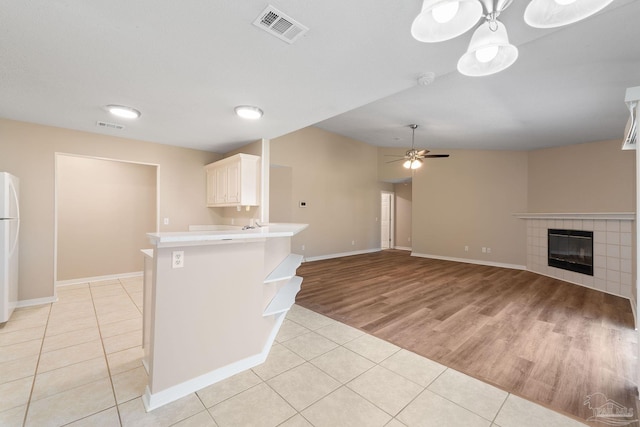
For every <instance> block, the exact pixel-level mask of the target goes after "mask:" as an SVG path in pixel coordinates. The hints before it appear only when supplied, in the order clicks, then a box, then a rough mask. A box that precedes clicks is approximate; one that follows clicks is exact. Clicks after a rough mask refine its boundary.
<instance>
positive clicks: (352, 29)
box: [0, 0, 640, 153]
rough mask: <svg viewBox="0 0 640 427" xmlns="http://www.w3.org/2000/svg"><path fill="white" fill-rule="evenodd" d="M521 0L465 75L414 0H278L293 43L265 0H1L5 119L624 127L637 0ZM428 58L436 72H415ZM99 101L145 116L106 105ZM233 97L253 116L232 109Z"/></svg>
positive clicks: (339, 129)
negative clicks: (579, 12) (548, 10)
mask: <svg viewBox="0 0 640 427" xmlns="http://www.w3.org/2000/svg"><path fill="white" fill-rule="evenodd" d="M526 3H527V2H526V1H524V0H519V1H515V2H514V3H513V4H512V5H511V6H510V7H509V8H508V9H507V10H506V11H505V12H504V13H503V14H502V16H501V17H500V20H501V21H502V22H504V24H505V25H506V27H507V31H508V32H509V37H510V40H511V42H512V43H513V44H515V45H517V46H518V49H519V52H520V56H519V58H518V61H517V62H516V63H515V64H514V65H513V66H512V67H510V68H508V69H507V70H505V71H503V72H501V73H498V74H495V75H493V76H488V77H465V76H462V75H460V74H459V73H458V72H457V71H456V62H457V60H458V57H459V56H460V55H462V53H463V52H464V51H465V50H466V46H467V44H468V42H469V39H470V37H471V31H470V32H468V33H466V34H464V35H463V36H460V37H458V38H457V39H454V40H451V41H447V42H443V43H437V44H424V43H420V42H417V41H415V40H414V39H413V38H412V37H411V35H410V31H409V28H410V26H411V22H412V20H413V18H414V17H415V15H416V14H417V13H418V12H419V10H420V8H421V4H422V1H421V0H403V1H398V0H349V1H344V0H323V1H311V0H307V1H301V0H273V1H272V2H271V4H272V5H273V6H275V7H276V8H278V9H279V10H281V11H282V12H284V13H286V14H287V15H289V16H291V17H292V18H293V19H295V20H297V21H299V22H300V23H301V24H303V25H305V26H307V27H309V28H310V30H309V32H308V33H306V34H305V36H304V37H302V38H300V39H299V40H298V41H297V42H295V43H294V44H287V43H285V42H283V41H281V40H279V39H277V38H275V37H273V36H272V35H269V34H267V33H266V32H264V31H262V30H260V29H258V28H257V27H255V26H253V25H252V22H253V21H254V20H255V19H256V17H257V16H258V15H259V14H260V13H261V12H262V11H263V10H264V9H265V8H266V7H267V5H268V4H269V3H267V2H265V1H261V0H241V1H238V0H236V1H233V0H184V1H179V2H178V1H166V0H165V1H161V0H136V1H131V0H110V1H103V0H100V1H99V0H84V1H77V0H30V1H24V0H2V3H1V4H0V117H4V118H8V119H13V120H21V121H27V122H34V123H40V124H45V125H52V126H59V127H64V128H70V129H78V130H83V131H88V132H95V133H104V134H110V135H116V136H122V137H125V138H133V139H139V140H144V141H152V142H158V143H163V144H171V145H178V146H184V147H191V148H198V149H202V150H209V151H216V152H221V153H223V152H226V151H229V150H231V149H234V148H237V147H238V146H241V145H243V144H245V143H247V142H251V141H255V140H257V139H259V138H275V137H278V136H281V135H284V134H287V133H289V132H292V131H295V130H297V129H300V128H303V127H306V126H309V125H314V124H316V125H317V126H319V127H321V128H323V129H326V130H329V131H332V132H336V133H339V134H343V135H346V136H349V137H352V138H355V139H358V140H361V141H364V142H368V143H370V144H374V145H379V146H389V147H391V146H405V147H406V146H407V145H410V143H411V131H410V129H409V128H408V127H406V125H408V124H409V123H417V124H419V125H420V128H418V130H417V131H416V145H418V146H424V147H429V148H441V149H446V148H487V149H533V148H539V147H548V146H557V145H566V144H574V143H580V142H588V141H599V140H605V139H615V138H622V135H623V131H624V126H625V123H626V121H627V118H628V110H627V109H626V107H625V104H624V92H625V89H626V88H627V87H632V86H640V1H639V0H614V2H613V3H612V4H611V5H609V6H608V7H607V8H606V9H605V10H604V11H602V12H601V13H599V14H598V15H596V16H593V17H591V18H589V19H587V20H585V21H582V22H579V23H576V24H573V25H570V26H567V27H562V28H559V29H553V30H540V29H534V28H530V27H528V26H527V25H526V24H525V23H524V21H523V18H522V17H523V11H524V8H525V6H526ZM424 72H433V73H435V75H436V78H435V81H434V82H433V83H432V84H431V85H428V86H419V85H417V78H418V76H419V75H420V74H422V73H424ZM106 104H124V105H129V106H132V107H134V108H137V109H139V110H140V111H142V117H141V118H140V119H138V120H137V121H123V120H121V119H120V120H118V119H115V118H113V117H111V116H109V115H108V113H107V112H106V111H104V108H103V107H104V106H105V105H106ZM240 104H252V105H257V106H259V107H260V108H262V109H263V110H264V111H265V115H264V117H263V119H262V120H260V121H256V122H253V121H252V122H250V121H245V120H242V119H240V118H238V117H236V116H235V115H234V112H233V108H234V106H236V105H240ZM99 120H101V121H108V122H116V123H122V124H124V125H125V126H126V127H125V129H123V130H120V131H118V130H112V129H103V128H98V127H97V126H96V121H99ZM398 138H399V139H398Z"/></svg>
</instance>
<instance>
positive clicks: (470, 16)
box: [411, 0, 613, 76]
mask: <svg viewBox="0 0 640 427" xmlns="http://www.w3.org/2000/svg"><path fill="white" fill-rule="evenodd" d="M612 1H613V0H531V2H530V3H529V5H528V6H527V8H526V10H525V13H524V19H525V22H526V23H527V24H529V25H531V26H532V27H536V28H552V27H558V26H561V25H567V24H572V23H574V22H577V21H579V20H581V19H585V18H587V17H589V16H591V15H593V14H594V13H596V12H598V11H600V10H602V9H604V8H605V7H606V6H607V5H608V4H609V3H611V2H612ZM511 2H512V0H423V3H422V10H421V11H420V13H419V14H418V16H417V17H416V18H415V19H414V21H413V24H412V25H411V35H412V36H413V37H414V38H415V39H416V40H418V41H421V42H440V41H445V40H449V39H452V38H454V37H457V36H459V35H461V34H463V33H465V32H467V31H468V30H470V29H471V28H473V26H474V25H476V23H477V22H478V21H479V20H480V19H481V18H482V17H484V22H483V23H482V24H480V26H479V27H478V28H477V29H476V31H475V32H474V33H473V36H472V37H471V42H470V43H469V48H468V49H467V52H466V53H465V54H464V55H463V56H462V57H461V58H460V60H459V61H458V71H460V73H462V74H465V75H467V76H487V75H490V74H494V73H497V72H500V71H502V70H504V69H506V68H508V67H509V66H511V65H512V64H513V63H514V62H515V61H516V59H517V58H518V49H517V48H516V47H515V46H514V45H512V44H509V38H508V36H507V29H506V28H505V26H504V24H502V23H501V22H499V21H498V20H497V19H498V16H499V15H500V14H501V13H502V12H503V11H504V10H505V9H506V8H507V7H508V6H509V5H510V4H511Z"/></svg>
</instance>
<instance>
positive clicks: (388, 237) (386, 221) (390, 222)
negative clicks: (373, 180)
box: [380, 191, 395, 249]
mask: <svg viewBox="0 0 640 427" xmlns="http://www.w3.org/2000/svg"><path fill="white" fill-rule="evenodd" d="M394 205H395V197H394V193H392V192H389V191H382V192H380V248H381V249H393V248H394V247H395V233H394V230H395V215H394V212H395V207H394Z"/></svg>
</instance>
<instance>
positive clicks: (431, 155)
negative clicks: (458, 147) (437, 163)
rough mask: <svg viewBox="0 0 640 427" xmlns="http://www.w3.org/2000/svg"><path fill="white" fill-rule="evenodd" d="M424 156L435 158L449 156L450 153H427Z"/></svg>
mask: <svg viewBox="0 0 640 427" xmlns="http://www.w3.org/2000/svg"><path fill="white" fill-rule="evenodd" d="M422 157H423V158H425V159H432V158H435V157H449V155H448V154H427V155H425V156H422Z"/></svg>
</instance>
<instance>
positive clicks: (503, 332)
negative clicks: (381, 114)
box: [296, 250, 638, 426]
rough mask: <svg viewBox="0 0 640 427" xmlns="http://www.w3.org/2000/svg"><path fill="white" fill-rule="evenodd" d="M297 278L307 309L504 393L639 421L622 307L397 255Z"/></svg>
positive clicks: (494, 273)
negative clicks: (592, 402)
mask: <svg viewBox="0 0 640 427" xmlns="http://www.w3.org/2000/svg"><path fill="white" fill-rule="evenodd" d="M298 275H300V276H302V277H303V278H304V281H303V283H302V289H301V291H300V293H299V294H298V297H297V299H296V303H297V304H299V305H301V306H303V307H306V308H308V309H311V310H313V311H316V312H318V313H321V314H324V315H326V316H329V317H331V318H333V319H335V320H338V321H340V322H343V323H346V324H348V325H350V326H353V327H356V328H359V329H361V330H363V331H366V332H368V333H370V334H372V335H374V336H377V337H379V338H382V339H385V340H387V341H389V342H391V343H393V344H396V345H398V346H400V347H402V348H405V349H408V350H410V351H413V352H415V353H418V354H420V355H423V356H425V357H428V358H430V359H432V360H435V361H437V362H439V363H441V364H443V365H446V366H448V367H451V368H453V369H456V370H458V371H461V372H464V373H466V374H467V375H470V376H473V377H475V378H477V379H480V380H483V381H485V382H488V383H490V384H493V385H495V386H497V387H499V388H501V389H503V390H506V391H509V392H511V393H514V394H516V395H519V396H521V397H524V398H526V399H529V400H532V401H535V402H537V403H540V404H542V405H544V406H547V407H549V408H552V409H554V410H556V411H558V412H562V413H564V414H566V415H569V416H572V417H574V418H576V419H578V420H580V421H583V422H585V420H587V419H588V418H589V417H590V416H592V415H593V411H592V410H591V409H589V407H588V406H585V405H584V402H585V399H586V397H587V396H588V395H590V394H592V393H596V392H600V393H603V394H604V395H606V396H607V397H608V398H609V399H612V400H614V401H615V402H617V403H619V404H621V405H623V406H624V407H626V408H631V409H633V411H634V414H638V405H637V402H638V400H637V396H638V388H637V385H636V378H637V372H636V349H637V334H636V332H635V330H634V326H633V315H632V312H631V307H630V304H629V301H628V300H626V299H624V298H620V297H615V296H612V295H608V294H605V293H602V292H598V291H595V290H591V289H588V288H585V287H581V286H578V285H573V284H570V283H567V282H563V281H560V280H556V279H552V278H549V277H545V276H540V275H537V274H535V273H531V272H527V271H520V270H511V269H504V268H497V267H489V266H480V265H473V264H465V263H456V262H451V261H440V260H433V259H425V258H417V257H411V256H410V254H409V252H406V251H398V250H386V251H382V252H376V253H372V254H365V255H355V256H349V257H344V258H336V259H330V260H323V261H314V262H308V263H304V264H302V265H301V266H300V268H299V269H298ZM592 425H594V426H596V425H600V426H601V425H602V424H599V423H592ZM632 425H636V424H632Z"/></svg>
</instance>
